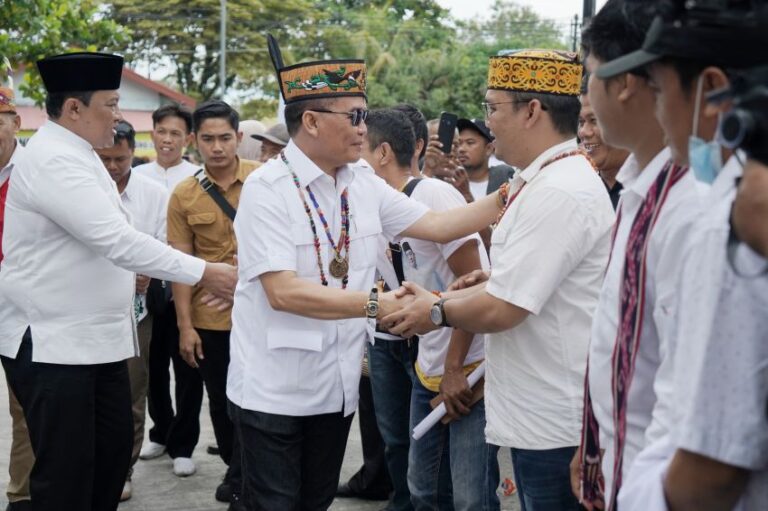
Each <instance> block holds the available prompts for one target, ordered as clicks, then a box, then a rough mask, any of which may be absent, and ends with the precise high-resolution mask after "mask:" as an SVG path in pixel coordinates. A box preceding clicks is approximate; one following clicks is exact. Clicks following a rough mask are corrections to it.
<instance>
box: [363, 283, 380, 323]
mask: <svg viewBox="0 0 768 511" xmlns="http://www.w3.org/2000/svg"><path fill="white" fill-rule="evenodd" d="M378 315H379V290H378V289H377V288H375V287H374V288H372V289H371V294H370V295H369V296H368V301H367V302H365V317H367V318H369V319H376V316H378Z"/></svg>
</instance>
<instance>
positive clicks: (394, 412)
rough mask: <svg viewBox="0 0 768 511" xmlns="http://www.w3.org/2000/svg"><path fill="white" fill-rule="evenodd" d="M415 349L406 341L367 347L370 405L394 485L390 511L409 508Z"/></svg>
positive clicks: (378, 341)
mask: <svg viewBox="0 0 768 511" xmlns="http://www.w3.org/2000/svg"><path fill="white" fill-rule="evenodd" d="M417 350H418V346H417V343H415V342H412V343H410V345H409V344H408V343H407V342H406V341H384V340H377V341H376V344H374V345H373V346H368V367H369V369H370V376H371V390H372V391H373V408H374V410H375V413H376V423H377V424H378V426H379V431H381V438H382V439H383V440H384V456H385V457H386V459H387V467H388V468H389V474H390V477H391V478H392V487H393V488H394V491H393V494H392V498H391V500H390V506H389V508H388V509H391V510H392V511H412V510H413V506H412V505H411V494H410V493H409V491H408V479H407V474H408V448H409V446H410V443H411V441H410V440H411V434H410V428H409V424H410V423H409V416H410V406H411V387H412V386H413V381H414V378H415V375H414V372H413V364H414V362H415V361H416V355H417Z"/></svg>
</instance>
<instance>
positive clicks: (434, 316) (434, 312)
mask: <svg viewBox="0 0 768 511" xmlns="http://www.w3.org/2000/svg"><path fill="white" fill-rule="evenodd" d="M429 319H430V320H431V321H432V323H434V324H435V325H437V326H440V325H442V324H443V313H442V312H441V311H440V306H439V305H437V304H435V305H433V306H432V308H431V309H430V310H429Z"/></svg>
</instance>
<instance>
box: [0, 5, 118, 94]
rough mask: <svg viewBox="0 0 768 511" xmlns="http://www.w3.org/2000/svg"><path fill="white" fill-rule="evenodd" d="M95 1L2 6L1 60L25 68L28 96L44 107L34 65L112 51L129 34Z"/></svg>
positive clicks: (24, 84)
mask: <svg viewBox="0 0 768 511" xmlns="http://www.w3.org/2000/svg"><path fill="white" fill-rule="evenodd" d="M99 4H100V2H97V1H93V0H11V1H3V2H0V56H5V57H6V58H8V59H9V61H10V62H11V65H12V66H14V67H17V66H26V67H27V68H28V69H29V70H30V71H31V72H28V73H26V78H25V83H23V84H20V85H19V87H20V88H21V90H22V91H23V92H24V94H25V95H27V96H29V97H31V98H33V99H34V100H35V101H36V102H37V103H38V104H42V101H43V98H44V90H43V87H42V82H41V80H40V76H39V75H38V74H37V68H36V67H35V66H34V63H35V62H36V61H37V60H39V59H41V58H43V57H46V56H51V55H55V54H57V53H62V52H66V51H77V50H81V51H82V50H85V51H97V50H112V49H115V48H119V47H120V46H122V45H123V44H124V43H125V41H126V40H127V36H128V31H127V30H126V29H125V28H123V27H121V26H120V25H118V24H117V23H115V22H114V21H111V20H109V19H107V18H106V16H105V13H104V11H103V10H102V9H101V8H100V6H99Z"/></svg>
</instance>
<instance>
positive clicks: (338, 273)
mask: <svg viewBox="0 0 768 511" xmlns="http://www.w3.org/2000/svg"><path fill="white" fill-rule="evenodd" d="M280 157H281V158H282V160H283V163H285V166H286V167H288V170H289V171H290V172H291V176H293V184H295V185H296V190H298V192H299V198H300V199H301V202H302V203H303V204H304V211H305V212H306V213H307V218H309V227H310V228H311V229H312V235H313V236H314V244H315V254H316V255H317V268H318V269H319V270H320V283H321V284H322V285H324V286H327V285H328V279H327V278H326V277H325V270H324V269H323V256H322V253H321V252H322V251H321V249H320V238H319V237H318V235H317V226H316V225H315V220H314V218H313V217H312V211H311V210H310V209H309V204H307V199H306V196H305V195H304V191H303V190H302V188H301V182H300V181H299V176H297V175H296V173H295V172H294V171H293V169H292V168H291V164H290V163H288V158H286V157H285V153H284V152H281V153H280ZM305 188H306V189H307V193H308V194H309V198H310V200H311V201H312V205H313V206H314V207H315V211H317V216H319V217H320V221H321V222H322V224H323V228H324V229H325V234H326V236H328V242H329V243H330V245H331V248H332V249H333V252H334V255H333V258H332V259H331V262H330V263H329V264H328V270H329V272H330V274H331V275H332V276H333V277H334V278H337V279H341V288H342V289H346V288H347V284H348V283H349V235H348V234H349V194H348V192H347V189H346V188H344V191H342V192H341V233H340V234H339V242H338V243H335V242H334V241H333V236H331V229H330V227H328V221H327V220H326V219H325V215H324V214H323V210H322V209H321V208H320V205H319V204H318V203H317V199H316V198H315V194H314V193H312V189H311V188H310V187H309V185H307V186H306V187H305ZM342 251H344V253H345V255H344V256H343V257H342V255H341V254H342Z"/></svg>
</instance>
